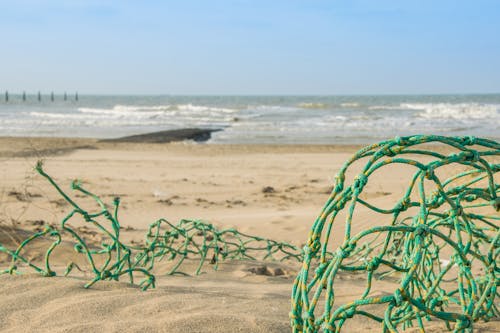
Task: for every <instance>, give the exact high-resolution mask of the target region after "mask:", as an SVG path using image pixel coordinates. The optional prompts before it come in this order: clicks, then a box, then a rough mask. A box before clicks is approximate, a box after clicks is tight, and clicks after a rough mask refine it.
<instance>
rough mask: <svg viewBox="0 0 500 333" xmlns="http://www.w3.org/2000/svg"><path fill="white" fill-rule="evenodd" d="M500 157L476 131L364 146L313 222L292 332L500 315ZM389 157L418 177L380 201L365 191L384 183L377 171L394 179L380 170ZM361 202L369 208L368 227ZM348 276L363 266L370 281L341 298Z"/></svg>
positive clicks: (466, 324)
mask: <svg viewBox="0 0 500 333" xmlns="http://www.w3.org/2000/svg"><path fill="white" fill-rule="evenodd" d="M499 160H500V144H499V143H498V142H495V141H492V140H487V139H480V138H474V137H443V136H434V135H430V136H423V135H416V136H409V137H401V138H399V137H397V138H395V139H392V140H387V141H383V142H380V143H378V144H374V145H371V146H368V147H366V148H363V149H361V150H360V151H358V152H357V153H356V154H355V155H354V156H353V157H352V158H351V159H349V160H348V161H347V162H346V163H345V164H344V165H343V167H342V168H341V170H340V172H339V173H338V175H337V176H336V184H335V187H334V189H333V191H332V193H331V195H330V197H329V198H328V200H327V202H326V204H325V206H324V207H323V209H322V211H321V213H320V214H319V217H318V218H317V219H316V221H315V222H314V224H313V226H312V228H311V230H310V234H309V238H308V240H307V244H306V246H305V247H304V260H303V265H302V269H301V270H300V272H299V273H298V276H297V277H296V279H295V282H294V285H293V290H292V300H291V303H292V304H291V312H290V318H291V326H292V328H293V331H294V332H318V331H321V332H340V331H341V329H342V327H343V326H344V324H345V323H346V322H347V321H348V320H350V319H351V318H355V320H360V319H362V320H367V319H368V320H374V321H375V322H378V324H376V325H380V328H381V331H383V332H398V330H404V329H407V328H409V327H418V328H419V329H420V331H422V332H423V331H424V329H425V327H427V326H428V325H429V321H433V322H437V321H442V322H444V324H443V329H445V327H446V329H447V330H449V331H451V330H453V331H454V332H467V331H471V330H472V327H473V325H474V323H475V322H477V321H480V320H484V321H488V320H489V319H491V318H493V317H499V316H500V312H499V302H498V299H499V298H498V297H499V294H498V291H497V286H498V285H500V263H499V260H500V258H499V254H500V249H499V244H500V228H499V220H500V214H499V212H498V211H499V208H500V199H499V192H500V185H499V183H500V182H499V181H498V178H497V179H496V180H495V176H497V177H498V175H497V172H498V171H499V169H500V164H499V163H498V162H499ZM361 163H365V164H364V167H363V168H362V170H361V172H360V173H359V174H358V175H357V176H355V177H353V176H352V174H353V169H355V168H354V167H353V164H361ZM389 165H393V166H397V167H398V168H403V167H405V168H410V169H412V170H411V172H410V173H408V174H409V175H412V176H410V177H409V179H407V180H404V181H405V183H404V184H407V183H406V181H408V182H409V185H408V187H407V189H406V191H405V192H404V194H403V195H402V196H401V197H400V198H399V200H397V201H396V203H395V204H394V205H393V206H392V207H384V208H382V207H378V206H377V205H376V204H375V203H373V202H372V200H370V199H369V198H370V196H369V195H367V192H368V191H366V189H367V187H368V186H369V185H371V186H373V185H375V186H376V185H378V186H382V187H383V185H384V184H383V182H382V183H381V184H378V183H373V181H372V179H374V178H377V176H380V175H382V176H383V175H385V177H392V176H393V175H392V174H391V173H390V172H386V173H384V172H380V173H378V172H376V171H377V170H379V169H387V168H388V166H389ZM380 171H383V170H380ZM386 171H387V170H386ZM374 173H376V175H374ZM346 179H350V180H351V181H350V182H348V181H346ZM388 179H390V178H385V179H384V181H386V180H388ZM391 180H392V181H394V179H391ZM398 181H399V180H398ZM375 201H376V200H375ZM360 210H365V211H366V210H369V211H371V213H370V214H369V216H370V220H369V221H368V223H369V224H368V227H365V228H364V229H363V228H359V227H358V225H359V224H360V222H362V221H360V218H359V211H360ZM342 223H343V224H344V229H343V231H342V230H341V229H340V231H339V232H338V231H337V229H339V226H341V225H339V224H342ZM365 226H366V224H365ZM358 229H361V230H358ZM354 230H358V232H357V233H355V232H354ZM337 244H340V245H338V246H336V245H337ZM346 274H349V275H355V274H358V275H359V274H362V275H363V276H364V277H365V278H366V284H365V285H366V287H365V288H364V291H363V292H362V293H360V294H359V295H358V296H356V297H355V298H353V299H352V301H350V302H348V303H345V304H339V302H336V298H335V296H336V294H338V292H337V290H336V286H338V280H339V277H340V276H342V275H344V276H345V275H346ZM384 279H385V280H386V282H385V283H392V284H391V285H393V286H394V289H393V290H390V291H389V292H388V293H386V294H382V295H381V294H380V292H378V293H377V292H375V291H374V289H375V287H374V285H375V284H377V283H381V281H380V280H384ZM363 318H365V319H363Z"/></svg>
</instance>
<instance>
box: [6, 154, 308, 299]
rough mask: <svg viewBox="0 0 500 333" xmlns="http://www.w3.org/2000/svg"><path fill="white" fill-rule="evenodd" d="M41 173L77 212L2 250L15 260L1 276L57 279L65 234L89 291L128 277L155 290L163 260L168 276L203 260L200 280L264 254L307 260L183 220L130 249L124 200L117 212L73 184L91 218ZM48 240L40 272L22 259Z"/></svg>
mask: <svg viewBox="0 0 500 333" xmlns="http://www.w3.org/2000/svg"><path fill="white" fill-rule="evenodd" d="M36 170H37V171H38V173H39V174H41V175H42V176H43V177H45V178H46V179H47V180H48V181H49V182H50V183H51V184H52V185H53V186H54V188H55V189H56V190H57V192H59V194H60V195H61V196H62V197H63V198H64V200H65V201H66V202H67V203H69V204H70V206H71V207H72V210H71V212H70V213H69V214H68V215H67V216H65V217H64V218H63V220H62V222H61V226H60V228H59V229H57V228H53V227H50V226H47V227H46V228H45V229H44V230H43V231H40V232H37V233H35V234H33V235H32V236H30V237H28V238H27V239H25V240H24V241H23V242H22V243H21V244H19V246H18V247H17V248H16V249H15V250H10V249H8V248H6V247H4V246H2V245H1V244H0V252H3V253H6V254H7V256H8V257H10V258H11V264H10V266H9V268H7V269H5V270H3V271H1V270H0V274H6V273H8V274H14V273H20V270H19V268H20V267H19V265H20V264H22V265H23V267H30V268H32V269H34V270H35V271H36V272H38V273H40V274H42V275H43V276H55V275H56V272H55V271H54V270H52V269H51V266H50V262H51V260H50V258H51V255H52V253H53V251H54V249H55V248H56V247H57V246H58V245H60V244H61V240H62V236H63V233H67V234H69V235H70V236H71V237H72V238H73V240H74V242H75V245H74V248H75V250H76V251H77V252H78V253H80V254H82V255H83V256H84V257H85V258H86V260H87V261H88V263H89V265H90V269H91V271H92V274H93V278H92V280H91V281H89V282H88V283H87V284H85V288H89V287H90V286H92V285H93V284H94V283H96V282H98V281H104V280H119V279H120V277H122V276H126V277H128V279H129V281H130V282H131V283H134V275H137V274H139V275H142V276H143V279H142V280H141V281H140V282H139V285H140V286H141V288H142V289H143V290H146V289H148V288H149V287H154V286H155V275H154V274H153V273H152V271H153V268H154V266H155V263H157V262H158V261H160V260H163V259H165V260H168V261H169V262H170V263H171V264H172V265H173V267H172V268H171V269H170V271H169V274H177V273H180V274H186V273H183V272H182V271H180V270H179V268H180V266H181V264H182V263H183V262H184V261H185V260H186V259H196V260H199V263H198V267H197V269H196V272H195V274H200V272H201V268H202V266H203V264H205V263H206V262H207V261H209V262H210V263H211V264H213V265H214V268H215V269H217V267H218V263H219V261H220V260H225V259H257V256H258V255H259V253H264V254H265V255H264V256H263V257H262V259H276V260H278V259H279V260H286V259H294V260H296V261H301V260H302V254H301V251H300V249H299V248H297V247H295V246H293V245H290V244H288V243H284V242H277V241H273V240H270V239H265V238H261V237H257V236H251V235H246V234H244V233H241V232H239V231H237V230H235V229H225V230H219V229H217V228H216V227H214V226H213V225H212V224H209V223H205V222H202V221H198V220H181V221H180V222H179V223H178V224H177V225H174V224H172V223H170V222H168V221H167V220H165V219H160V220H157V221H156V222H154V223H152V224H151V225H150V226H149V229H148V231H147V234H146V239H145V245H144V246H133V245H127V244H125V243H123V242H122V241H121V240H120V223H119V220H118V208H119V204H120V200H119V198H115V200H114V201H113V209H112V210H111V211H110V210H109V209H108V207H107V206H106V204H105V203H104V202H103V201H102V200H101V199H100V198H99V197H98V196H97V195H95V194H93V193H91V192H89V191H87V190H86V189H84V188H83V187H82V186H81V184H80V183H79V182H76V181H75V182H73V183H72V188H73V190H76V191H78V192H79V193H80V194H83V195H84V196H87V197H90V198H91V199H93V200H94V201H95V202H96V203H97V205H98V207H99V210H98V211H97V212H95V213H91V212H88V211H86V210H84V209H83V208H82V207H81V206H80V205H79V204H78V203H77V202H76V201H75V200H74V199H72V198H71V197H70V196H69V195H68V194H66V193H65V192H64V191H63V190H62V189H61V188H60V187H59V185H58V184H57V183H56V182H55V181H54V180H53V179H52V178H51V177H50V176H49V175H48V174H46V173H45V171H44V170H43V168H42V163H40V162H39V163H38V164H37V166H36ZM75 219H76V220H78V219H80V220H83V221H85V222H86V223H88V224H90V225H92V226H94V227H95V228H96V229H97V230H99V232H100V234H101V235H102V236H103V237H104V239H105V240H104V241H103V242H102V243H101V244H100V245H98V246H96V245H92V244H90V243H89V242H88V240H86V239H85V237H84V236H83V235H82V234H81V233H79V232H78V229H77V228H75V227H72V226H71V225H70V224H69V222H70V221H71V220H75ZM47 237H48V238H52V239H54V241H53V242H52V244H51V245H50V246H49V247H48V249H47V251H46V253H45V256H44V266H42V267H40V266H38V265H36V264H35V263H33V262H31V261H30V260H28V259H27V258H26V257H25V256H23V255H22V252H23V250H25V249H26V248H27V247H28V246H29V244H30V243H31V242H33V241H34V240H36V239H41V238H47ZM209 257H210V259H208V258H209ZM75 267H78V266H77V265H76V264H75V263H73V262H71V263H70V264H69V265H68V266H67V268H66V270H65V272H64V275H68V274H69V273H70V272H71V271H72V269H73V268H75Z"/></svg>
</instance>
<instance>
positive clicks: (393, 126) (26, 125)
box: [0, 94, 500, 144]
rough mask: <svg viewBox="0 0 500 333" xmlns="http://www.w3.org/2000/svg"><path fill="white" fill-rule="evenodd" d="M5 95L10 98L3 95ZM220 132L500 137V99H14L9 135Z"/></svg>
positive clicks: (276, 136) (1, 108) (282, 138)
mask: <svg viewBox="0 0 500 333" xmlns="http://www.w3.org/2000/svg"><path fill="white" fill-rule="evenodd" d="M2 97H3V96H2ZM187 127H202V128H217V129H221V131H219V132H216V133H214V134H213V135H212V139H211V140H209V141H208V143H251V144H274V143H278V144H349V143H369V142H374V141H378V140H382V139H385V138H389V137H394V136H404V135H411V134H430V133H433V134H441V135H474V136H482V137H487V138H492V139H500V94H490V95H429V96H423V95H422V96H416V95H409V96H403V95H398V96H80V98H79V100H78V101H75V100H74V97H73V98H71V97H68V100H67V101H64V100H63V98H62V96H55V101H54V102H52V101H51V100H50V98H49V96H43V98H42V101H41V102H38V100H37V98H36V96H27V101H23V100H22V98H21V96H20V95H11V96H9V101H8V102H6V101H5V99H4V98H2V99H1V101H0V135H1V136H50V137H54V136H63V137H93V138H114V137H120V136H125V135H132V134H141V133H148V132H153V131H160V130H168V129H179V128H187Z"/></svg>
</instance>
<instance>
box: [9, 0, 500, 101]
mask: <svg viewBox="0 0 500 333" xmlns="http://www.w3.org/2000/svg"><path fill="white" fill-rule="evenodd" d="M0 31H1V32H2V34H1V36H2V37H1V38H2V40H1V45H2V46H1V48H0V89H2V90H9V91H10V92H13V93H14V92H21V91H24V90H25V91H27V92H35V91H38V90H41V91H42V92H48V91H55V92H62V91H79V92H80V93H81V94H207V95H296V94H299V95H345V94H440V93H498V92H500V1H498V0H497V1H494V0H491V1H487V0H474V1H472V0H468V1H461V0H454V1H452V0H440V1H437V0H407V1H404V0H393V1H391V0H364V1H363V0H303V1H297V0H233V1H229V0H227V1H222V0H210V1H208V0H199V1H195V0H177V1H170V0H165V1H152V0H143V1H127V0H116V1H112V0H102V1H95V0H75V1H69V0H68V1H61V0H47V1H35V0H31V1H28V0H16V1H5V0H0Z"/></svg>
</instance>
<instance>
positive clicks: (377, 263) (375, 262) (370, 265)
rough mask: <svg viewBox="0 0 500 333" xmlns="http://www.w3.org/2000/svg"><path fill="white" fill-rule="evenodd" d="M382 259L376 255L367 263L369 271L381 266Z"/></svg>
mask: <svg viewBox="0 0 500 333" xmlns="http://www.w3.org/2000/svg"><path fill="white" fill-rule="evenodd" d="M380 263H381V259H380V258H379V257H374V258H373V259H372V260H371V261H370V262H368V264H367V265H366V269H367V270H368V271H375V270H377V268H378V267H379V266H380Z"/></svg>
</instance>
